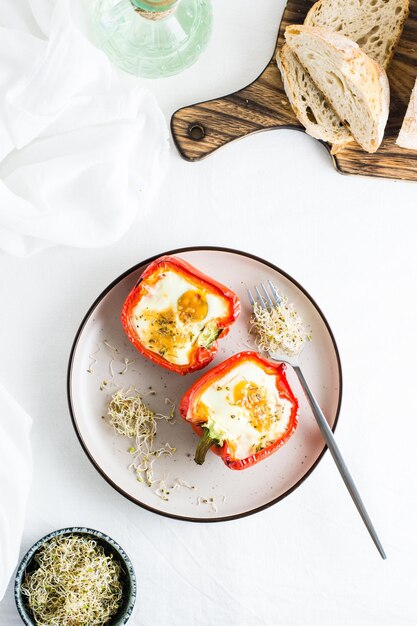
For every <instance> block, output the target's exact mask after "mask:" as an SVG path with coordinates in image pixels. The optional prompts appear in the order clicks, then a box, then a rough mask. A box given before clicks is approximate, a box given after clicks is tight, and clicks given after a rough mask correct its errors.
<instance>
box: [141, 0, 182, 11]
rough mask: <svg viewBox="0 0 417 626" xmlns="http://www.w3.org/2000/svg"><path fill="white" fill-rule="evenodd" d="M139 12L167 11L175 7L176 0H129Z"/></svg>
mask: <svg viewBox="0 0 417 626" xmlns="http://www.w3.org/2000/svg"><path fill="white" fill-rule="evenodd" d="M130 1H131V3H132V4H133V6H134V8H135V9H138V10H139V12H140V13H142V12H145V13H167V12H170V13H171V12H172V11H173V10H174V9H175V6H176V4H178V0H130Z"/></svg>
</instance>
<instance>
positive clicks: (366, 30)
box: [304, 0, 409, 68]
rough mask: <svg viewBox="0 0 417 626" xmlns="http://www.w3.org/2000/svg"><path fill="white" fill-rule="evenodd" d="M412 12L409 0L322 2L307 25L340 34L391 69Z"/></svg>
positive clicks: (309, 13)
mask: <svg viewBox="0 0 417 626" xmlns="http://www.w3.org/2000/svg"><path fill="white" fill-rule="evenodd" d="M408 12H409V1H408V0H318V2H316V3H315V4H314V5H313V6H312V7H311V9H310V11H309V12H308V13H307V17H306V19H305V21H304V24H305V25H306V26H318V27H321V28H331V30H334V31H336V32H340V33H341V34H342V35H345V36H346V37H349V39H352V40H353V41H355V42H356V43H357V44H358V45H359V46H360V47H361V48H362V50H363V51H364V52H366V54H367V55H368V56H370V57H371V59H374V61H376V62H377V63H379V64H380V65H382V67H384V68H387V67H388V65H389V63H390V61H391V59H392V56H393V54H394V51H395V47H396V45H397V43H398V41H399V39H400V37H401V33H402V30H403V26H404V22H405V20H406V19H407V16H408Z"/></svg>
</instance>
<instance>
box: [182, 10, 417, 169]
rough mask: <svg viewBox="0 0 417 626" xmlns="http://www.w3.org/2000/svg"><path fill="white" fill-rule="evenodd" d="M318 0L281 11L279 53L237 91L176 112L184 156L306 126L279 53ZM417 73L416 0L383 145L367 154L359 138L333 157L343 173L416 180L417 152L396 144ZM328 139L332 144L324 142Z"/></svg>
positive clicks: (394, 74)
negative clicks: (287, 91) (268, 132)
mask: <svg viewBox="0 0 417 626" xmlns="http://www.w3.org/2000/svg"><path fill="white" fill-rule="evenodd" d="M312 4H314V2H313V0H289V1H288V4H287V6H286V8H285V10H284V14H283V16H282V21H281V25H280V28H279V33H278V39H277V45H276V49H275V52H274V55H273V57H272V59H271V61H270V62H269V64H268V65H267V67H266V68H265V70H264V71H263V72H262V74H261V75H260V76H259V77H258V78H257V79H256V80H255V81H254V82H253V83H251V84H250V85H248V86H247V87H244V88H243V89H241V90H240V91H237V92H236V93H233V94H230V95H228V96H224V97H223V98H217V99H214V100H208V101H207V102H201V103H199V104H195V105H193V106H188V107H184V108H182V109H179V110H178V111H176V112H175V113H174V115H173V116H172V119H171V130H172V134H173V137H174V141H175V144H176V146H177V148H178V150H179V152H180V154H181V156H182V157H183V158H184V159H187V160H188V161H198V160H200V159H202V158H204V157H206V156H208V155H209V154H211V153H212V152H214V151H215V150H217V149H218V148H220V147H221V146H224V145H226V144H228V143H229V142H230V141H233V140H235V139H240V138H242V137H245V136H246V135H249V134H251V133H256V132H259V131H263V130H268V129H277V128H293V129H295V130H304V128H303V127H302V126H301V124H300V123H299V122H298V120H297V119H296V117H295V115H294V113H293V111H292V109H291V106H290V104H289V102H288V100H287V96H286V95H285V91H284V87H283V84H282V80H281V76H280V73H279V71H278V68H277V65H276V62H275V56H276V52H277V50H278V48H279V47H281V45H282V44H283V41H284V31H285V28H286V27H287V26H288V25H289V24H301V23H303V21H304V18H305V16H306V14H307V12H308V10H309V8H310V7H311V6H312ZM416 75H417V0H410V16H409V18H408V20H407V22H406V24H405V27H404V32H403V35H402V38H401V40H400V42H399V44H398V47H397V50H396V53H395V56H394V59H393V60H392V62H391V65H390V67H389V69H388V78H389V82H390V88H391V105H390V116H389V119H388V123H387V127H386V130H385V138H384V141H383V142H382V144H381V147H380V148H379V150H378V151H377V152H376V153H374V154H367V153H366V152H364V151H363V150H362V149H361V148H360V147H359V146H358V145H357V144H355V143H351V144H349V145H347V146H346V147H345V148H344V149H343V150H342V151H340V152H338V153H337V155H335V156H333V157H331V158H332V159H333V163H334V165H335V167H336V168H337V169H338V170H339V171H340V172H342V173H343V174H361V175H363V176H378V177H383V178H394V179H403V180H413V181H414V180H415V181H417V152H412V151H410V150H405V149H403V148H400V147H399V146H396V145H395V140H396V138H397V136H398V133H399V130H400V127H401V124H402V120H403V118H404V115H405V111H406V108H407V104H408V101H409V98H410V95H411V91H412V89H413V86H414V81H415V79H416ZM325 145H327V144H325ZM328 148H329V155H330V146H328Z"/></svg>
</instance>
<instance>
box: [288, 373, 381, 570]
mask: <svg viewBox="0 0 417 626" xmlns="http://www.w3.org/2000/svg"><path fill="white" fill-rule="evenodd" d="M293 369H294V371H295V373H296V374H297V376H298V379H299V381H300V383H301V386H302V388H303V391H304V393H305V395H306V398H307V400H308V403H309V404H310V407H311V410H312V411H313V415H314V417H315V419H316V422H317V424H318V426H319V428H320V431H321V434H322V435H323V439H324V441H325V442H326V444H327V447H328V448H329V450H330V453H331V455H332V457H333V459H334V462H335V463H336V466H337V469H338V470H339V472H340V475H341V476H342V478H343V481H344V483H345V485H346V487H347V490H348V491H349V493H350V495H351V498H352V500H353V502H354V503H355V505H356V508H357V509H358V511H359V514H360V516H361V518H362V520H363V522H364V524H365V526H366V528H367V529H368V532H369V534H370V535H371V537H372V540H373V542H374V544H375V545H376V547H377V549H378V551H379V553H380V555H381V556H382V558H383V559H386V558H387V557H386V554H385V551H384V548H383V547H382V545H381V542H380V540H379V538H378V535H377V533H376V530H375V528H374V525H373V524H372V522H371V518H370V517H369V515H368V513H367V510H366V508H365V505H364V503H363V501H362V498H361V496H360V495H359V491H358V490H357V488H356V485H355V483H354V481H353V478H352V475H351V473H350V471H349V469H348V467H347V465H346V463H345V461H344V459H343V457H342V453H341V452H340V450H339V446H338V445H337V443H336V440H335V438H334V435H333V432H332V430H331V428H330V426H329V424H328V423H327V420H326V418H325V417H324V414H323V411H322V410H321V408H320V407H319V405H318V403H317V400H316V399H315V397H314V395H313V392H312V391H311V389H310V387H309V385H308V383H307V381H306V379H305V378H304V374H303V373H302V371H301V369H300V368H299V367H298V366H294V367H293Z"/></svg>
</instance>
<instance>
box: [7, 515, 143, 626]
mask: <svg viewBox="0 0 417 626" xmlns="http://www.w3.org/2000/svg"><path fill="white" fill-rule="evenodd" d="M72 534H73V535H88V536H90V537H93V538H95V539H97V542H98V543H99V544H100V545H102V546H103V548H104V549H105V550H106V549H107V551H108V552H111V553H112V554H115V555H116V558H117V559H118V560H119V562H120V564H121V566H122V570H123V575H124V578H125V580H124V594H123V595H124V596H125V597H124V601H123V603H122V605H121V607H120V608H119V611H118V612H117V613H116V615H114V616H113V617H112V619H111V620H110V622H109V625H111V624H112V623H113V622H114V621H116V623H123V624H126V623H127V621H128V620H129V618H130V617H131V615H132V612H133V608H134V606H135V602H136V595H137V582H136V574H135V570H134V567H133V565H132V562H131V560H130V559H129V557H128V556H127V554H126V552H125V551H124V550H123V548H122V547H121V546H120V545H119V544H118V543H117V542H116V541H115V540H114V539H112V538H111V537H109V535H106V534H105V533H102V532H100V531H99V530H94V529H92V528H86V527H85V526H74V527H72V528H61V529H60V530H54V531H53V532H51V533H49V534H48V535H45V536H44V537H41V539H39V540H38V541H37V542H36V543H35V544H33V546H32V547H31V548H30V549H29V550H28V551H27V552H26V554H25V555H24V557H23V558H22V560H21V562H20V564H19V566H18V568H17V572H16V576H15V581H14V599H15V602H16V607H17V610H18V612H19V615H20V617H21V619H22V621H23V622H24V623H25V624H26V625H27V626H33V625H34V624H35V621H34V619H33V618H32V617H31V615H30V609H29V607H28V606H27V603H26V601H25V599H24V598H23V597H22V594H21V591H20V587H21V585H22V581H23V577H24V575H25V573H26V571H27V570H28V568H30V566H31V564H32V561H33V557H34V556H35V554H36V552H37V551H38V550H39V549H40V548H41V547H42V546H43V545H44V544H45V543H46V542H48V541H50V540H51V539H53V538H54V537H58V536H61V535H72ZM120 620H122V621H120Z"/></svg>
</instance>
